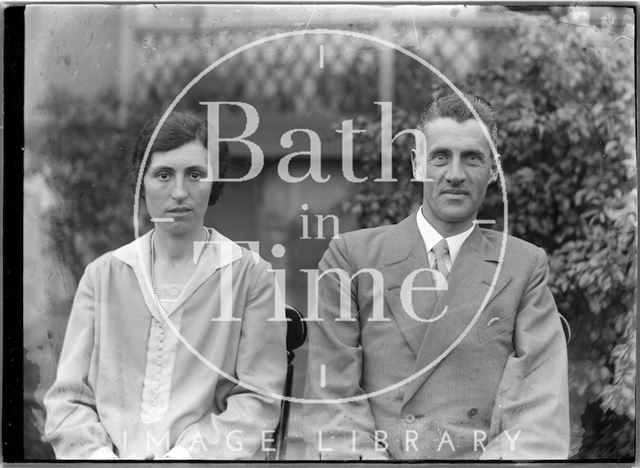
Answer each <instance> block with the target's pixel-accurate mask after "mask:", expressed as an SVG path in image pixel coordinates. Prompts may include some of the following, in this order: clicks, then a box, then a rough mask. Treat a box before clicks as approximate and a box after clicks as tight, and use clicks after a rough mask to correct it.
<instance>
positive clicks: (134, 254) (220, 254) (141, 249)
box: [113, 228, 243, 321]
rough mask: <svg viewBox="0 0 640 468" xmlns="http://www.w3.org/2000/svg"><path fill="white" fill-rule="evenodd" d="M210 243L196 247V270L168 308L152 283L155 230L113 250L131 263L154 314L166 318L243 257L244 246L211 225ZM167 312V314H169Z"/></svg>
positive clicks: (122, 259)
mask: <svg viewBox="0 0 640 468" xmlns="http://www.w3.org/2000/svg"><path fill="white" fill-rule="evenodd" d="M207 230H208V232H209V242H207V243H206V244H205V243H204V242H197V243H196V245H195V246H194V262H197V266H196V269H195V270H194V272H193V275H192V276H191V278H190V279H189V281H188V282H187V283H186V284H185V286H184V287H183V288H182V291H181V292H180V295H179V296H178V299H177V301H176V303H175V306H174V308H173V309H172V310H171V311H164V310H163V309H162V308H161V307H160V303H159V301H158V299H157V297H156V295H155V294H154V291H153V286H152V283H151V235H152V233H153V231H154V230H153V229H152V230H151V231H149V232H147V233H146V234H144V235H143V236H141V237H139V238H138V239H136V240H134V241H132V242H130V243H129V244H127V245H124V246H122V247H120V248H119V249H117V250H115V251H114V252H113V256H114V257H115V258H116V259H118V260H120V261H121V262H123V263H125V264H127V265H129V266H130V267H131V268H132V269H133V272H134V274H135V276H136V279H137V280H138V285H139V287H140V290H141V292H142V295H143V297H144V301H145V303H146V305H147V308H148V309H149V312H150V313H151V315H153V316H154V317H155V318H156V319H158V320H161V321H162V320H165V315H166V316H168V315H171V313H172V312H173V311H175V310H177V309H178V308H179V307H180V306H182V304H184V302H185V301H186V300H187V299H188V298H189V297H190V296H191V295H192V294H193V293H194V292H195V291H196V290H197V289H198V288H199V287H200V286H201V285H202V284H203V283H204V282H205V281H206V280H207V279H208V278H209V277H210V276H211V275H213V274H214V273H215V272H216V271H217V270H218V269H220V268H223V267H225V266H227V265H230V264H232V263H233V262H235V261H236V260H239V259H240V258H242V255H243V254H242V248H241V247H240V246H239V245H238V244H236V243H235V242H233V241H232V240H230V239H229V238H227V237H225V236H224V235H222V234H220V233H219V232H218V231H216V230H215V229H213V228H207ZM165 312H166V313H165Z"/></svg>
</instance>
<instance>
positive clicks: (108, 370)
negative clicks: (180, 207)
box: [45, 229, 286, 459]
mask: <svg viewBox="0 0 640 468" xmlns="http://www.w3.org/2000/svg"><path fill="white" fill-rule="evenodd" d="M210 233H211V235H210V239H211V243H209V244H206V245H205V246H204V248H203V249H202V250H201V252H200V253H199V259H198V263H197V265H196V269H195V271H194V273H193V275H192V277H191V278H190V279H189V281H188V282H187V283H186V284H185V285H184V287H182V288H181V290H180V292H179V293H177V294H174V296H175V299H170V300H175V302H174V303H173V307H172V308H170V307H167V311H166V312H164V313H163V312H162V310H161V309H160V308H159V307H158V303H157V300H156V298H155V296H154V293H153V288H152V286H151V278H150V268H149V265H150V242H149V241H150V233H148V234H146V235H144V236H142V237H141V238H139V239H138V240H136V241H134V242H132V243H130V244H128V245H126V246H124V247H121V248H120V249H118V250H116V251H113V252H110V253H107V254H105V255H103V256H102V257H100V258H98V259H97V260H95V261H94V262H92V263H90V264H89V265H88V266H87V268H86V270H85V273H84V275H83V277H82V279H81V280H80V283H79V285H78V290H77V292H76V296H75V299H74V304H73V307H72V311H71V315H70V317H69V324H68V326H67V333H66V336H65V342H64V345H63V349H62V353H61V356H60V362H59V365H58V373H57V378H56V380H55V382H54V384H53V386H52V388H51V389H50V390H49V392H48V393H47V395H46V396H45V407H46V410H47V419H46V428H45V432H46V437H47V438H48V439H49V441H50V442H51V444H52V446H53V448H54V450H55V452H56V456H57V457H58V458H75V459H87V458H110V457H113V456H118V457H119V458H128V459H150V458H160V457H163V456H169V457H172V458H196V459H237V458H251V457H257V458H264V456H265V455H266V453H265V452H263V448H264V441H265V440H267V441H268V440H269V439H271V438H273V430H274V429H275V427H276V425H277V421H278V415H279V408H280V400H279V399H278V398H277V396H278V395H280V394H281V393H282V389H283V387H284V379H285V373H286V345H285V338H286V322H284V321H278V320H273V319H274V318H276V317H278V316H279V317H282V311H280V310H278V311H277V310H276V307H277V306H276V302H275V290H276V285H275V279H274V274H273V273H271V272H270V271H269V264H268V263H266V262H265V261H263V260H262V259H260V258H259V257H258V256H257V255H255V254H253V253H251V252H249V251H247V250H245V249H242V248H240V247H239V246H238V245H237V244H234V243H232V242H231V241H229V240H228V239H227V238H225V237H224V236H222V235H221V234H219V233H218V232H216V231H215V230H212V229H210ZM196 259H197V256H196ZM165 292H166V291H165ZM169 295H171V294H169ZM161 297H163V299H164V303H165V304H167V303H166V300H167V299H169V298H168V297H167V294H165V293H162V292H161ZM276 311H277V312H278V314H276ZM269 319H272V320H269ZM225 374H226V376H225Z"/></svg>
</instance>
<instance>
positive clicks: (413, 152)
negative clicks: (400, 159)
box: [411, 148, 418, 179]
mask: <svg viewBox="0 0 640 468" xmlns="http://www.w3.org/2000/svg"><path fill="white" fill-rule="evenodd" d="M416 157H417V153H416V149H415V148H413V149H412V150H411V170H412V172H413V178H414V179H417V178H418V176H417V174H418V171H417V170H416Z"/></svg>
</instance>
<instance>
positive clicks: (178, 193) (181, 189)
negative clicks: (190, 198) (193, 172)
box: [171, 178, 187, 200]
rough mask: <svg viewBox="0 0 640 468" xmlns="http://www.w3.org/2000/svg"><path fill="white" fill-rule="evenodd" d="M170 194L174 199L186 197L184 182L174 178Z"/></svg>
mask: <svg viewBox="0 0 640 468" xmlns="http://www.w3.org/2000/svg"><path fill="white" fill-rule="evenodd" d="M171 196H172V197H173V198H174V199H176V200H182V199H184V198H186V197H187V190H186V187H185V185H184V182H182V180H180V179H179V178H178V179H177V180H176V183H175V185H174V186H173V191H172V193H171Z"/></svg>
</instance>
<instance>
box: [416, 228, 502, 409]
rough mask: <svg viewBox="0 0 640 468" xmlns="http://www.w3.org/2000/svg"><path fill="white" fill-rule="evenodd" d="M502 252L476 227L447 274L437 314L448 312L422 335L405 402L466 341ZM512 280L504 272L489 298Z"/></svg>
mask: <svg viewBox="0 0 640 468" xmlns="http://www.w3.org/2000/svg"><path fill="white" fill-rule="evenodd" d="M499 254H500V246H494V245H493V244H491V242H489V240H487V239H486V238H485V237H484V235H483V234H482V232H481V230H480V229H479V228H478V227H477V226H476V227H475V229H474V230H473V232H472V233H471V235H469V237H468V238H467V240H466V241H465V243H464V244H463V246H462V248H461V249H460V252H459V253H458V256H457V258H456V261H455V262H454V264H453V267H452V269H451V272H450V273H449V276H448V277H447V282H448V290H447V291H445V292H444V294H441V296H440V298H439V300H438V302H437V304H436V307H435V310H434V316H437V315H439V314H442V313H443V311H444V310H445V308H446V313H444V315H442V317H441V318H440V319H438V320H437V321H434V322H432V323H430V324H429V325H428V327H427V329H426V331H425V333H424V334H423V336H422V340H421V344H420V347H419V350H418V356H417V359H416V362H415V365H414V369H413V372H414V375H415V374H420V375H419V376H417V377H416V378H415V379H414V380H413V381H411V382H410V383H409V384H407V385H408V387H407V391H406V392H405V394H404V398H403V404H404V403H406V402H408V401H409V400H410V399H411V398H412V397H413V395H414V394H415V393H416V391H417V390H418V389H419V388H420V387H421V386H422V384H423V383H424V382H425V381H426V379H427V378H428V377H429V376H430V375H431V373H432V372H433V370H434V369H435V368H436V367H437V366H438V364H439V363H440V362H441V361H442V360H443V359H444V358H445V357H446V355H448V354H449V352H451V351H452V350H453V349H454V348H455V347H456V346H457V345H458V344H459V342H460V341H462V339H463V338H464V336H466V334H467V333H468V332H470V331H471V329H472V328H473V326H474V325H475V323H476V322H477V320H478V319H479V318H480V315H481V313H482V312H481V311H480V308H481V306H482V304H483V302H484V301H485V299H487V298H486V296H487V294H488V292H489V289H490V285H491V282H492V280H493V277H494V276H495V273H496V267H497V263H498V258H499ZM510 280H511V278H510V277H509V276H506V275H505V274H504V273H503V272H501V273H500V275H499V276H498V278H497V282H496V286H495V288H494V289H493V291H492V293H491V297H490V298H489V300H491V299H493V298H494V297H495V296H496V295H497V294H499V293H500V291H501V290H502V289H503V288H504V287H505V286H506V285H507V283H509V281H510ZM489 300H487V301H486V303H485V304H484V307H486V305H487V304H488V303H489ZM483 310H484V308H483Z"/></svg>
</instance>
